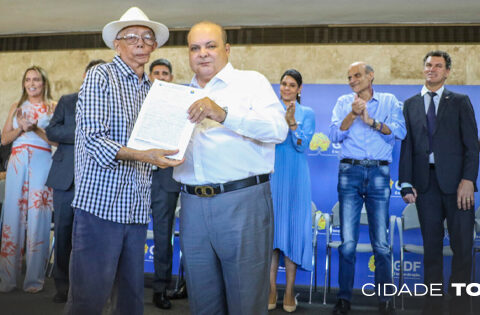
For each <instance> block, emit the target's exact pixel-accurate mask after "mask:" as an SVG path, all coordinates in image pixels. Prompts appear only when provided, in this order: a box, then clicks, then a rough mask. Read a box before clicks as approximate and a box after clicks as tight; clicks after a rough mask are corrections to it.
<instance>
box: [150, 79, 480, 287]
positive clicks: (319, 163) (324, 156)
mask: <svg viewBox="0 0 480 315" xmlns="http://www.w3.org/2000/svg"><path fill="white" fill-rule="evenodd" d="M273 87H274V89H275V91H276V92H277V95H279V85H278V84H274V85H273ZM421 88H422V86H421V85H375V86H374V89H375V90H376V91H378V92H389V93H392V94H394V95H395V96H396V97H397V99H398V100H399V101H401V102H402V103H403V101H405V100H406V99H408V98H409V97H411V96H413V95H414V94H417V93H419V92H420V90H421ZM447 89H450V90H451V91H454V92H458V93H462V94H467V95H468V96H469V97H470V99H471V101H472V104H473V106H474V109H475V116H476V120H477V122H478V121H479V117H480V116H479V114H480V86H447ZM347 93H351V89H350V87H349V86H348V85H346V84H342V85H339V84H304V86H303V90H302V105H306V106H309V107H311V108H312V109H313V111H314V112H315V117H316V131H315V134H314V136H313V138H312V141H311V143H310V148H309V150H308V152H307V155H308V163H309V167H310V172H311V180H312V199H313V202H314V203H315V204H316V206H317V209H318V210H319V211H321V212H322V213H325V212H326V213H330V212H331V209H332V207H333V206H334V205H335V203H336V202H337V200H338V199H337V176H338V164H339V159H338V157H337V155H338V150H339V145H338V144H337V143H332V142H331V141H330V140H329V139H328V130H329V125H330V119H331V115H332V110H333V107H334V105H335V103H336V101H337V99H338V97H339V96H341V95H343V94H347ZM399 156H400V142H399V141H397V143H396V145H395V148H394V150H393V162H392V164H391V165H390V174H391V182H390V185H391V190H392V193H391V200H390V215H395V216H401V214H402V210H403V209H404V208H405V206H406V204H405V203H404V202H403V200H402V198H401V196H400V187H399V184H398V160H399ZM475 199H476V200H479V199H480V198H479V195H478V193H476V194H475ZM477 206H478V205H476V207H477ZM476 207H475V209H476ZM319 225H320V226H319V228H320V235H319V237H318V250H317V254H318V256H317V257H318V261H317V265H316V269H317V271H318V273H317V281H318V283H319V284H323V281H324V273H323V270H325V221H324V220H321V222H320V224H319ZM338 232H339V231H338V230H337V231H334V238H336V239H339V233H338ZM360 241H366V242H368V241H369V236H368V229H366V228H362V229H361V235H360ZM407 241H408V242H416V243H417V244H422V238H421V235H420V231H413V232H412V233H409V234H408V235H407ZM477 241H478V240H477ZM445 244H448V236H446V237H445ZM152 247H153V244H152V242H150V241H147V244H146V246H145V272H153V262H152V258H153V254H152V253H153V251H152ZM178 250H179V249H178V242H177V241H175V249H174V266H173V271H174V273H175V272H176V271H177V270H178ZM399 257H400V255H399V242H398V231H397V230H396V231H395V245H394V271H395V283H398V274H399V268H400V261H399V259H400V258H399ZM332 259H333V260H332V264H331V266H332V270H331V272H332V273H331V275H332V278H331V280H332V286H333V287H337V286H338V282H337V278H338V252H337V251H336V250H334V251H333V254H332ZM450 260H451V259H450V258H449V257H445V263H444V268H445V279H446V280H448V277H449V270H450ZM476 265H477V266H476V269H477V270H480V259H477V264H476ZM404 270H405V280H406V282H407V284H409V286H413V284H414V283H421V282H422V279H423V257H422V256H421V255H416V254H407V255H406V257H405V263H404ZM374 271H375V266H374V259H373V255H372V254H357V262H356V274H355V288H361V286H362V285H363V284H364V283H367V282H370V283H371V282H373V276H374ZM278 281H279V283H284V282H285V272H284V269H280V270H279V273H278ZM476 282H480V273H477V277H476ZM296 283H297V284H298V285H307V284H309V283H310V272H306V271H302V270H299V271H298V272H297V280H296Z"/></svg>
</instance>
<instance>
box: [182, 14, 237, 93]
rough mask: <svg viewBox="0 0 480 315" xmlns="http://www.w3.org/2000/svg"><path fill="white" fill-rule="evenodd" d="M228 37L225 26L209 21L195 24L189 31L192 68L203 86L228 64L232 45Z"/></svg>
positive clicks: (188, 38)
mask: <svg viewBox="0 0 480 315" xmlns="http://www.w3.org/2000/svg"><path fill="white" fill-rule="evenodd" d="M226 39H227V35H226V33H225V30H224V29H223V27H221V26H220V25H218V24H216V23H213V22H209V21H204V22H200V23H197V24H195V25H194V26H193V27H192V28H191V29H190V31H189V32H188V37H187V40H188V50H189V56H190V68H192V71H193V72H194V73H195V75H196V78H197V82H198V84H199V85H200V86H201V87H204V86H205V85H206V84H207V83H208V82H209V81H210V80H211V79H212V78H213V77H214V76H215V75H216V74H217V73H218V72H220V71H221V70H222V69H223V68H224V67H225V65H227V63H228V56H229V54H230V45H229V44H227V43H226Z"/></svg>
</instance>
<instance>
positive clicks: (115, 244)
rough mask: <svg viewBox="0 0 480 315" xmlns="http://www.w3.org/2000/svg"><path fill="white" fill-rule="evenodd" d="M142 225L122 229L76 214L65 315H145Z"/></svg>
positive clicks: (126, 225)
mask: <svg viewBox="0 0 480 315" xmlns="http://www.w3.org/2000/svg"><path fill="white" fill-rule="evenodd" d="M146 238H147V225H146V224H120V223H115V222H112V221H107V220H103V219H100V218H98V217H96V216H94V215H93V214H91V213H88V212H86V211H84V210H81V209H78V208H77V209H75V215H74V219H73V232H72V253H71V255H70V289H69V292H68V302H67V304H66V305H65V314H68V315H77V314H78V315H83V314H89V315H101V314H102V311H103V309H104V307H105V305H106V304H107V300H108V299H109V297H110V298H111V307H112V308H113V309H112V312H111V313H112V314H116V315H120V314H125V315H127V314H128V315H141V314H143V277H144V276H143V264H144V259H145V252H144V247H145V240H146Z"/></svg>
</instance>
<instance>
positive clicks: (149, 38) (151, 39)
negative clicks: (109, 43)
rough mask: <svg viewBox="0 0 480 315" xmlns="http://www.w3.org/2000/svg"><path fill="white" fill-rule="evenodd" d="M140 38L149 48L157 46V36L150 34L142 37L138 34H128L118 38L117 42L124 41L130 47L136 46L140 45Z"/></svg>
mask: <svg viewBox="0 0 480 315" xmlns="http://www.w3.org/2000/svg"><path fill="white" fill-rule="evenodd" d="M140 38H141V39H142V40H143V42H144V43H145V44H146V45H148V46H153V45H154V44H155V36H154V35H153V34H150V33H147V34H143V35H141V36H140V35H137V34H126V35H123V36H118V37H117V38H116V39H117V40H120V39H124V40H125V42H126V43H127V44H128V45H135V44H137V43H138V41H139V40H140Z"/></svg>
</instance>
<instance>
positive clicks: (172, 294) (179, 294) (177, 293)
mask: <svg viewBox="0 0 480 315" xmlns="http://www.w3.org/2000/svg"><path fill="white" fill-rule="evenodd" d="M167 296H168V297H169V298H170V299H172V300H177V299H185V298H186V297H187V296H188V294H187V284H186V283H185V282H183V283H182V284H181V285H180V287H179V288H178V289H177V290H172V291H168V292H167Z"/></svg>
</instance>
